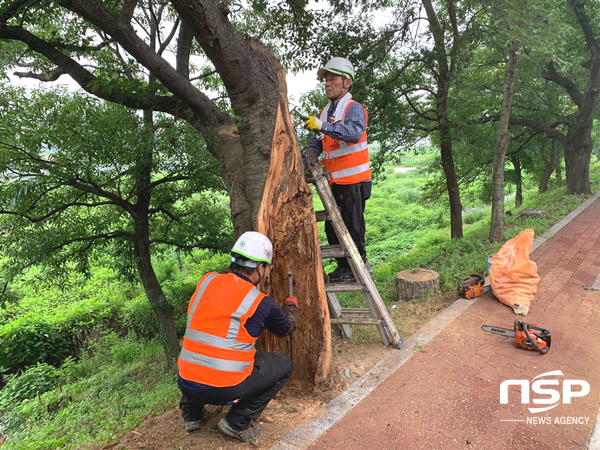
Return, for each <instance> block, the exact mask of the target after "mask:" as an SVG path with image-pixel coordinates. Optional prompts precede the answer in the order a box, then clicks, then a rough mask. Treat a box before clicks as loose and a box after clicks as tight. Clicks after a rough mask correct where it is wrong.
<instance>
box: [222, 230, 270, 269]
mask: <svg viewBox="0 0 600 450" xmlns="http://www.w3.org/2000/svg"><path fill="white" fill-rule="evenodd" d="M231 253H237V254H239V255H242V256H245V257H246V258H248V259H249V260H250V261H242V260H238V259H237V258H236V257H235V255H234V256H232V257H231V262H232V263H235V264H238V265H240V266H242V267H258V265H259V264H260V263H261V262H266V263H268V264H271V262H272V261H273V244H271V241H270V240H269V238H268V237H266V236H265V235H264V234H261V233H257V232H256V231H246V232H245V233H244V234H242V235H241V236H240V237H239V238H238V240H237V241H236V242H235V244H234V245H233V248H232V249H231ZM255 261H256V262H255Z"/></svg>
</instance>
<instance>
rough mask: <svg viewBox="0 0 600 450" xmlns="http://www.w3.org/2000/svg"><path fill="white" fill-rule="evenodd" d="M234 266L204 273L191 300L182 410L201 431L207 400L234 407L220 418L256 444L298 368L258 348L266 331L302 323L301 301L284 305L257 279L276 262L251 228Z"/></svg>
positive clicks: (182, 361) (228, 430)
mask: <svg viewBox="0 0 600 450" xmlns="http://www.w3.org/2000/svg"><path fill="white" fill-rule="evenodd" d="M231 252H232V253H231V255H232V258H231V265H230V266H229V269H227V270H224V271H223V272H220V273H217V272H210V273H207V274H206V275H204V276H203V277H202V278H201V279H200V281H199V283H198V287H197V288H196V292H195V293H194V295H193V296H192V299H191V300H190V304H189V306H188V321H187V327H186V330H185V336H184V338H183V346H182V349H181V354H180V355H179V361H178V364H179V378H178V379H179V388H180V390H181V392H182V395H183V396H182V398H181V402H180V404H179V408H180V409H181V411H182V416H183V420H184V421H185V427H186V430H187V431H195V430H199V429H200V428H201V427H202V425H201V421H202V420H204V419H206V415H207V414H206V410H205V408H204V405H206V404H210V405H231V409H230V410H229V412H228V413H227V415H226V416H225V417H223V418H222V419H221V420H220V422H219V423H218V425H217V426H218V427H219V429H220V430H221V431H222V432H223V433H225V434H226V435H228V436H231V437H233V438H236V439H239V440H240V441H242V442H248V441H252V440H254V439H256V438H257V437H258V436H259V435H260V426H259V425H258V424H257V423H251V422H250V421H251V420H255V421H256V420H258V418H259V417H260V415H261V413H262V412H263V410H264V409H265V407H266V406H267V404H268V403H269V401H271V399H272V398H273V397H274V396H275V395H276V394H277V393H278V392H279V391H280V390H281V389H282V388H283V387H284V386H285V384H286V383H287V381H288V379H289V378H290V376H291V374H292V370H293V365H292V360H291V358H290V357H289V356H287V355H284V354H282V353H276V352H272V353H256V350H255V349H254V344H255V342H256V340H257V339H258V337H259V336H260V334H261V333H262V331H263V329H265V328H266V329H267V330H269V331H270V332H272V333H274V334H275V335H277V336H280V337H283V336H287V335H289V334H291V333H292V332H293V331H294V330H296V328H297V326H298V301H297V300H296V298H295V297H288V298H287V299H286V301H285V304H284V306H283V308H280V307H279V305H278V304H277V303H276V302H275V300H274V299H273V297H268V296H266V295H265V294H263V293H261V292H260V291H259V290H258V289H257V288H256V285H257V284H258V283H260V281H261V280H262V279H263V277H264V276H265V273H266V272H267V270H268V265H269V264H271V262H272V260H273V245H272V244H271V241H270V240H269V239H268V238H267V237H266V236H264V235H262V234H260V233H257V232H254V231H249V232H246V233H244V234H242V235H241V236H240V238H239V239H238V240H237V242H236V243H235V245H234V246H233V249H232V251H231Z"/></svg>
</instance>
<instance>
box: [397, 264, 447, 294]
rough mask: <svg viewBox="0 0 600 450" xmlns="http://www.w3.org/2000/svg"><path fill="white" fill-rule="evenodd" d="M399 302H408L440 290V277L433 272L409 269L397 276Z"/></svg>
mask: <svg viewBox="0 0 600 450" xmlns="http://www.w3.org/2000/svg"><path fill="white" fill-rule="evenodd" d="M396 286H397V292H398V300H402V301H408V300H410V299H413V298H416V297H422V296H423V295H425V294H427V293H428V292H438V291H439V290H440V275H439V274H438V273H437V272H434V271H433V270H427V269H407V270H403V271H402V272H399V273H398V274H396Z"/></svg>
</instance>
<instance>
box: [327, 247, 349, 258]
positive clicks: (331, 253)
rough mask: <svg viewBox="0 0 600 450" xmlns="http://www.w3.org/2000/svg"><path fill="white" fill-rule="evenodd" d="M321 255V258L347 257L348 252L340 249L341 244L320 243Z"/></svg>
mask: <svg viewBox="0 0 600 450" xmlns="http://www.w3.org/2000/svg"><path fill="white" fill-rule="evenodd" d="M321 257H322V258H324V259H325V258H349V257H350V252H348V251H347V250H344V249H342V246H341V245H322V246H321Z"/></svg>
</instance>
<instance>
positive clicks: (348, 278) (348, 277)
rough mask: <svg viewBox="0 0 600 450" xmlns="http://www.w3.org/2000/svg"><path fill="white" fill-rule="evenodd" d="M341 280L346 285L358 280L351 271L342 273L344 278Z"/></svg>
mask: <svg viewBox="0 0 600 450" xmlns="http://www.w3.org/2000/svg"><path fill="white" fill-rule="evenodd" d="M340 280H341V281H342V282H344V283H346V282H352V281H356V279H355V278H354V274H353V273H352V271H351V270H350V269H348V270H346V271H345V272H343V273H342V277H341V278H340Z"/></svg>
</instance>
